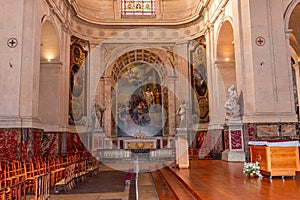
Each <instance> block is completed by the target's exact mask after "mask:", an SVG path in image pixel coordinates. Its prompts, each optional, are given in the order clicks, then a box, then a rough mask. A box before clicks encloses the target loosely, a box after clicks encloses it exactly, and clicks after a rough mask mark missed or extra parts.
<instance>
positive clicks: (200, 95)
mask: <svg viewBox="0 0 300 200" xmlns="http://www.w3.org/2000/svg"><path fill="white" fill-rule="evenodd" d="M190 46H191V49H192V51H191V52H190V55H191V69H192V80H191V81H192V87H193V90H194V92H193V105H192V107H193V114H194V116H195V118H196V119H197V122H198V123H207V122H208V121H209V102H208V88H207V65H206V48H205V42H204V39H203V38H202V37H201V38H198V39H196V40H194V41H191V42H190Z"/></svg>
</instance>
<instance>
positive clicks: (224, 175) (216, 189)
mask: <svg viewBox="0 0 300 200" xmlns="http://www.w3.org/2000/svg"><path fill="white" fill-rule="evenodd" d="M171 170H172V171H173V172H175V173H176V174H177V175H178V176H179V177H180V178H181V179H182V180H183V181H184V182H185V183H186V184H187V185H188V186H189V187H190V188H191V189H192V190H193V191H194V192H195V193H196V195H197V196H199V197H200V198H201V199H205V200H219V199H220V200H226V199H230V200H234V199H237V200H241V199H242V200H250V199H255V200H260V199H263V200H267V199H270V200H277V199H278V200H291V199H292V200H293V199H300V174H299V173H298V175H297V176H296V177H295V178H294V179H293V178H292V177H285V178H284V179H282V177H273V178H272V179H270V178H269V177H263V178H250V177H246V176H245V175H244V174H243V172H242V170H243V163H240V162H237V163H235V162H226V161H221V160H191V162H190V168H189V169H173V168H171Z"/></svg>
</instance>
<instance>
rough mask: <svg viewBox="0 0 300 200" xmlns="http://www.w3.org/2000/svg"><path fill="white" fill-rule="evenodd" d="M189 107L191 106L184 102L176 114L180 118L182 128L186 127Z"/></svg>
mask: <svg viewBox="0 0 300 200" xmlns="http://www.w3.org/2000/svg"><path fill="white" fill-rule="evenodd" d="M188 107H189V105H188V103H186V102H185V100H183V101H182V102H181V103H180V106H179V109H178V111H177V113H176V115H177V116H179V118H180V124H179V126H180V127H182V126H185V125H186V114H187V110H188Z"/></svg>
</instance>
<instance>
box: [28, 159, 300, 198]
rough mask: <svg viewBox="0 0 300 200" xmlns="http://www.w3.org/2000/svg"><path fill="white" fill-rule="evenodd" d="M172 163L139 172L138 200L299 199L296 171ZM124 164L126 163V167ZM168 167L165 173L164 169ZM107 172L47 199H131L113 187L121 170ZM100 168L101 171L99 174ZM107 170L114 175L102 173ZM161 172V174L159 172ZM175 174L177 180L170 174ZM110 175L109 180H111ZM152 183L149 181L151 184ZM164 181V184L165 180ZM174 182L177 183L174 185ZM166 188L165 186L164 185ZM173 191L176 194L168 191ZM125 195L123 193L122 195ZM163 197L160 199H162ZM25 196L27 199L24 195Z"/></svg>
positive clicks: (206, 162)
mask: <svg viewBox="0 0 300 200" xmlns="http://www.w3.org/2000/svg"><path fill="white" fill-rule="evenodd" d="M172 166H174V163H173V164H171V165H169V166H168V167H166V168H160V169H159V172H157V171H155V174H154V176H152V177H153V179H152V178H151V175H149V174H150V173H143V174H140V175H139V177H140V178H139V183H138V185H139V186H138V187H139V190H140V191H139V197H140V198H139V199H140V200H158V199H159V200H175V199H179V200H187V199H203V200H252V199H253V200H277V199H278V200H294V199H300V174H298V175H297V176H296V177H295V179H293V178H292V177H285V178H284V179H282V178H281V177H273V178H272V179H270V178H269V177H263V178H261V179H260V178H250V177H246V176H245V175H244V174H243V171H242V169H243V163H241V162H236V163H235V162H226V161H221V160H191V161H190V168H189V169H176V168H172ZM126 167H128V166H126ZM167 169H170V170H171V171H172V172H174V173H172V172H171V171H170V170H169V172H168V171H166V170H167ZM111 170H113V169H111V168H110V169H109V170H108V172H106V171H105V170H103V168H100V173H99V175H98V176H96V177H92V178H89V179H88V180H87V181H85V182H83V183H81V184H79V185H78V186H76V187H75V188H74V189H73V190H71V191H70V192H68V193H67V194H52V195H51V197H50V199H51V200H81V199H84V200H100V199H106V200H107V199H122V200H135V197H134V196H132V195H130V194H131V193H130V192H128V191H124V192H120V189H118V188H116V189H115V191H112V189H113V188H115V186H117V185H118V184H119V185H120V187H122V188H124V187H125V186H124V176H125V174H124V173H121V172H120V173H118V172H113V171H112V172H110V171H111ZM101 171H102V173H101ZM107 173H108V175H109V173H111V174H115V175H111V177H110V176H106V175H107ZM160 174H161V175H160ZM174 174H176V177H177V179H176V178H175V179H174V177H173V175H174ZM159 176H164V177H165V179H167V180H166V182H169V183H168V185H169V186H170V187H169V186H167V185H165V184H164V183H163V181H160V185H158V186H157V184H155V185H156V186H154V183H153V180H154V182H155V179H156V180H160V179H159ZM111 178H113V180H111ZM134 182H135V181H132V182H131V185H130V190H131V189H133V192H134V190H135V189H134V188H135V185H133V183H134ZM151 182H152V183H151ZM178 182H180V184H179V185H180V187H185V186H184V185H186V186H187V187H188V190H190V191H191V193H193V194H195V195H194V196H195V197H196V198H194V197H191V195H190V194H188V193H189V192H186V193H185V192H182V190H180V188H179V187H178ZM166 184H167V183H166ZM176 184H177V186H176ZM168 187H169V188H168ZM174 190H176V195H172V194H171V192H172V191H173V192H174ZM124 195H126V196H124ZM162 196H163V198H162ZM27 199H31V198H30V196H28V198H27Z"/></svg>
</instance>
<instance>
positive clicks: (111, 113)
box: [95, 49, 175, 137]
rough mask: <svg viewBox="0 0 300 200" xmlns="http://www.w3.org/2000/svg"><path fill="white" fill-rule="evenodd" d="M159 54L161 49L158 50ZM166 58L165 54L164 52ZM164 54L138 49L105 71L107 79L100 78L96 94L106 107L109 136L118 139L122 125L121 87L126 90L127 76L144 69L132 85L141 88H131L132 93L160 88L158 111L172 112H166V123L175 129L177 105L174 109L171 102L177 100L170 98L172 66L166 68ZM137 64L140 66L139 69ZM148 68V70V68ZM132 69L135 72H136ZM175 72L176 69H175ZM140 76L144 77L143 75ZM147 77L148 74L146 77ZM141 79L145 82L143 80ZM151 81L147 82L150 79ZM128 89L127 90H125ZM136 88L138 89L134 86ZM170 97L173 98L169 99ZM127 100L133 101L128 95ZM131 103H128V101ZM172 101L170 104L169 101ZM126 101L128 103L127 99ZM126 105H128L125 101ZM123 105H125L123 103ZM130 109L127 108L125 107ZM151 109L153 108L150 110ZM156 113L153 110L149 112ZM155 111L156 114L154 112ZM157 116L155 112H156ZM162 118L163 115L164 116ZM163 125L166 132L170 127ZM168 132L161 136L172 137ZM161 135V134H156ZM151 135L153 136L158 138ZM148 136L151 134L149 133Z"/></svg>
mask: <svg viewBox="0 0 300 200" xmlns="http://www.w3.org/2000/svg"><path fill="white" fill-rule="evenodd" d="M156 51H157V50H156ZM161 54H162V55H163V54H164V53H162V52H161ZM161 54H157V53H156V52H155V51H154V50H153V51H152V50H150V49H135V50H130V51H128V52H126V53H124V54H122V55H121V56H119V57H117V58H116V59H115V60H114V61H113V62H112V63H111V64H110V65H109V66H108V67H107V68H106V70H105V72H104V73H103V76H102V77H101V78H100V81H99V82H98V85H97V89H96V93H95V101H96V103H97V104H99V105H102V106H105V108H106V111H105V114H104V130H105V133H106V135H107V136H113V137H114V136H115V137H116V136H118V135H120V134H118V122H119V116H118V113H119V112H120V110H118V109H121V108H120V106H121V105H120V102H119V99H120V93H119V91H118V90H119V88H122V87H123V86H124V85H126V84H127V83H124V81H125V80H126V81H127V77H129V76H135V75H134V73H136V71H139V70H141V71H140V72H138V76H139V77H138V78H137V79H131V81H132V82H130V83H134V82H135V83H137V84H139V85H138V87H136V86H135V87H136V88H135V89H132V88H131V87H128V88H129V89H128V88H127V89H128V90H130V91H129V93H130V94H134V93H140V94H141V91H142V90H144V91H146V89H147V87H150V89H151V90H152V92H153V93H154V92H155V91H154V90H155V89H156V88H158V89H159V92H160V94H159V95H161V104H160V105H159V106H158V107H161V108H157V109H154V108H152V109H154V111H156V110H161V113H162V112H163V111H162V110H167V109H168V111H170V110H171V112H165V113H164V116H163V117H164V119H163V121H166V122H168V123H169V124H168V125H170V123H171V124H172V127H175V116H174V114H172V115H173V116H172V117H171V118H172V119H173V120H168V119H169V117H170V113H175V106H174V105H175V104H174V103H173V105H172V107H171V108H170V105H169V104H170V102H171V101H169V100H170V99H173V98H174V97H170V95H169V92H168V91H169V90H168V88H169V87H170V86H169V81H168V80H169V73H170V72H169V71H170V69H168V68H170V67H168V66H169V65H167V66H166V65H165V62H166V61H165V62H163V61H162V59H161V56H162V55H161ZM135 65H137V66H138V67H137V66H135ZM144 67H145V68H144ZM132 70H134V71H135V72H133V73H132ZM171 71H172V70H171ZM139 73H140V74H139ZM145 74H147V75H145ZM140 79H144V80H143V81H141V80H140ZM146 79H147V80H146ZM123 88H126V87H123ZM133 88H134V87H133ZM168 95H169V96H168ZM126 98H129V99H128V100H130V98H131V96H130V95H129V96H126V97H125V99H126ZM168 99H169V100H168ZM128 100H127V101H128ZM167 100H168V101H167ZM124 101H125V100H124ZM122 103H123V105H124V102H122ZM122 103H121V104H122ZM125 106H127V105H125ZM149 109H150V108H149ZM149 111H151V112H152V111H153V110H151V109H150V110H149ZM154 111H153V112H154ZM152 114H153V113H152ZM160 115H161V116H160V118H161V117H162V115H163V114H160ZM161 123H162V125H160V126H163V129H164V128H165V127H166V126H167V125H166V123H165V124H164V123H163V122H161ZM162 132H164V133H161V132H160V133H158V134H157V135H164V134H167V135H168V134H169V133H170V132H172V131H169V130H168V133H167V131H164V130H162ZM156 133H157V132H156ZM156 133H154V134H150V135H152V136H154V135H156ZM146 135H147V133H146Z"/></svg>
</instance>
